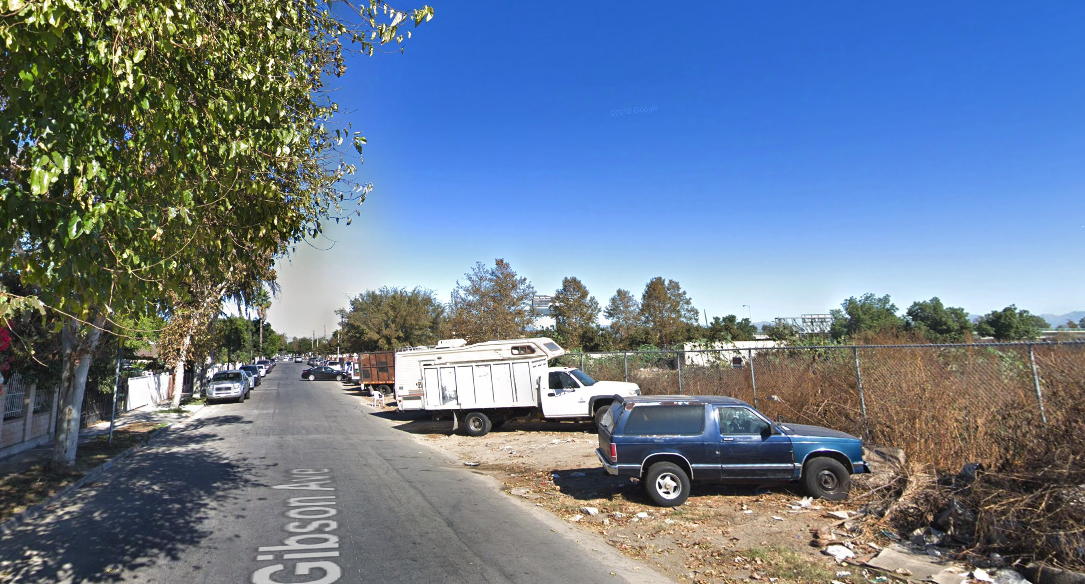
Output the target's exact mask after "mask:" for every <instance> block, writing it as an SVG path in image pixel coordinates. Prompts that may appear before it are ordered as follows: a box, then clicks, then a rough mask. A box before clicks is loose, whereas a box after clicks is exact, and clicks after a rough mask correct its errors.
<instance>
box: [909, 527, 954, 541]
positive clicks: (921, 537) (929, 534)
mask: <svg viewBox="0 0 1085 584" xmlns="http://www.w3.org/2000/svg"><path fill="white" fill-rule="evenodd" d="M945 538H946V534H945V532H942V531H939V530H937V529H935V528H933V527H921V528H919V529H917V530H915V531H913V532H912V535H911V537H909V538H908V540H909V541H911V542H912V543H914V544H916V545H942V541H943V540H945Z"/></svg>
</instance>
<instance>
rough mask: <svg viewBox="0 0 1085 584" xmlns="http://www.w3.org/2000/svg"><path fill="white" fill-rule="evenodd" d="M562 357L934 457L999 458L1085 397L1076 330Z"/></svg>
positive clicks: (656, 389)
mask: <svg viewBox="0 0 1085 584" xmlns="http://www.w3.org/2000/svg"><path fill="white" fill-rule="evenodd" d="M562 363H563V364H564V365H567V366H575V367H580V368H581V369H582V370H584V371H585V372H586V373H588V374H589V375H591V376H593V377H595V378H596V379H614V380H621V379H624V380H627V381H632V382H634V383H637V384H638V385H640V387H641V391H642V393H644V394H646V395H667V394H686V395H726V396H731V397H737V398H739V399H742V400H744V401H746V402H748V403H750V404H753V405H755V407H757V408H758V409H760V410H761V411H762V412H764V413H765V414H766V415H768V416H770V417H772V418H774V419H779V420H781V421H785V422H792V423H799V424H816V425H821V426H828V427H832V428H836V429H840V430H844V431H847V432H850V433H852V434H855V435H857V436H862V437H863V438H864V439H865V440H866V441H868V442H870V443H873V444H883V445H890V446H896V447H900V448H904V449H905V451H906V452H907V453H908V456H909V457H910V458H911V459H912V460H913V461H915V462H920V463H931V464H935V465H936V466H938V467H941V468H953V467H955V466H956V467H957V468H959V465H960V464H963V463H965V462H969V461H983V462H985V463H986V464H989V465H998V464H1001V463H1002V462H1004V461H1005V460H1006V459H1007V458H1009V457H1012V456H1013V454H1014V452H1015V451H1016V449H1019V448H1022V447H1026V445H1028V444H1029V443H1030V440H1035V439H1039V437H1040V436H1041V435H1042V434H1043V432H1040V430H1042V429H1043V427H1044V426H1045V425H1047V424H1049V423H1052V421H1053V418H1059V417H1060V416H1064V415H1067V412H1070V411H1071V410H1072V409H1073V408H1070V407H1067V406H1068V405H1069V404H1071V403H1078V402H1080V400H1081V399H1083V398H1085V343H1083V342H1069V343H984V344H967V345H878V346H820V347H760V348H749V349H747V348H743V349H715V350H694V351H689V350H677V351H675V350H672V351H628V352H614V353H591V354H579V353H573V354H568V355H566V356H565V357H563V358H562ZM1075 400H1077V401H1075ZM1054 421H1059V420H1054Z"/></svg>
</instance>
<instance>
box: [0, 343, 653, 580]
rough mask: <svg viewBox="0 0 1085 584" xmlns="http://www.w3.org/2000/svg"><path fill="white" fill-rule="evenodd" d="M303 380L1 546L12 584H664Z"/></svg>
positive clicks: (206, 419)
mask: <svg viewBox="0 0 1085 584" xmlns="http://www.w3.org/2000/svg"><path fill="white" fill-rule="evenodd" d="M301 369H302V365H300V364H297V365H296V364H293V363H282V364H280V365H279V366H278V367H276V368H275V370H274V371H273V372H271V373H270V374H269V375H268V377H266V378H265V379H264V382H263V384H262V385H261V386H260V387H258V388H256V390H255V391H254V392H253V394H252V396H251V397H250V399H249V400H248V401H246V402H244V403H241V404H233V403H229V404H215V405H212V406H209V407H207V408H204V410H203V411H202V412H201V414H200V415H198V416H197V417H196V418H195V419H194V420H191V421H190V422H188V423H187V424H186V425H183V426H181V427H179V428H176V429H171V430H170V431H169V432H168V433H167V434H166V435H165V436H162V437H159V438H157V439H156V440H154V441H153V442H152V443H151V445H150V446H149V447H147V448H144V449H141V450H139V451H137V452H136V453H135V454H134V455H133V456H130V457H128V458H127V459H125V460H123V461H121V462H119V463H118V464H117V465H115V466H114V467H113V468H111V469H109V470H108V471H107V472H106V473H104V474H103V475H102V476H101V478H100V479H99V480H98V481H96V482H93V483H91V484H89V485H87V486H86V487H84V488H83V489H80V490H78V491H76V492H75V493H73V494H72V495H70V496H68V497H66V498H64V499H62V500H61V501H60V502H59V504H58V505H57V506H56V508H55V509H51V510H49V511H47V512H46V513H43V514H42V515H39V516H38V517H37V518H35V519H32V520H30V521H28V522H27V523H25V524H24V525H22V526H20V527H19V528H18V529H16V530H15V531H13V532H12V533H10V534H8V535H6V536H3V537H2V538H0V581H4V582H156V583H168V582H178V583H180V582H185V583H192V582H253V583H256V584H264V583H268V582H320V583H322V584H328V583H331V582H336V581H341V582H533V583H534V582H555V583H556V582H615V581H621V577H623V576H625V577H626V578H627V579H629V580H630V581H637V580H638V579H640V580H642V581H659V580H658V576H657V575H655V574H653V573H651V572H649V571H648V570H647V569H646V568H640V567H637V568H634V564H633V563H632V561H631V560H628V559H625V558H624V557H622V556H620V555H619V554H618V553H617V552H615V551H614V550H612V549H611V548H610V547H609V546H607V545H606V544H605V543H604V542H602V541H601V540H594V539H592V538H593V536H591V535H589V534H585V533H580V532H577V534H576V536H575V537H576V538H579V540H580V543H578V542H577V541H576V540H575V539H573V536H572V535H570V534H572V533H573V532H572V531H571V528H569V527H568V526H566V525H564V524H563V523H562V522H560V521H558V520H556V519H554V518H551V517H549V516H546V515H544V514H543V512H541V511H539V510H536V509H534V508H533V507H530V506H529V504H528V503H522V502H517V501H513V500H511V499H510V498H509V497H508V496H506V495H504V494H503V493H501V492H500V491H499V490H498V489H497V487H496V483H494V482H493V481H492V479H489V478H488V477H484V476H478V475H476V474H474V473H472V472H471V470H470V469H468V468H465V467H463V466H462V463H460V462H457V461H451V460H448V459H447V458H446V457H445V456H443V455H442V454H441V453H439V452H437V451H435V450H432V449H430V448H429V447H427V446H424V445H422V444H420V443H419V442H417V441H415V440H414V439H413V438H412V437H411V436H409V435H406V434H405V433H403V432H401V431H398V430H395V429H392V428H391V427H389V426H388V425H387V424H386V423H385V422H384V421H383V420H380V419H375V418H374V416H373V415H372V411H373V410H371V409H370V408H369V407H368V406H365V405H363V403H362V402H363V401H364V400H366V399H368V398H364V397H360V396H358V395H352V393H350V392H347V391H345V390H344V389H343V387H342V385H341V384H340V383H339V382H335V381H318V382H309V381H302V380H300V379H299V374H300V371H301ZM616 576H617V577H616Z"/></svg>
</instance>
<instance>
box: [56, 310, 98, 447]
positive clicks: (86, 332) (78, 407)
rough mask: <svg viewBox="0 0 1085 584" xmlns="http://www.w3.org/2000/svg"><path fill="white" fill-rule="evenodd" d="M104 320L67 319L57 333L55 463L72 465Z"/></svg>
mask: <svg viewBox="0 0 1085 584" xmlns="http://www.w3.org/2000/svg"><path fill="white" fill-rule="evenodd" d="M104 322H105V319H103V318H101V317H96V318H94V320H93V324H94V325H95V326H90V325H86V324H83V323H81V322H79V321H77V320H75V319H68V322H67V323H65V324H64V328H63V329H62V330H61V333H60V342H61V355H62V366H63V370H62V372H61V376H60V395H59V398H60V412H59V414H60V415H59V419H58V420H57V425H56V433H55V434H54V435H53V459H52V463H53V465H55V466H61V467H72V466H75V451H76V449H77V448H78V446H79V425H80V424H79V422H80V420H81V418H82V413H83V395H84V393H86V389H87V374H88V373H90V363H91V360H92V359H93V357H94V349H95V348H97V346H98V340H99V339H100V338H101V336H102V330H101V329H100V328H98V327H100V326H101V325H102V324H104Z"/></svg>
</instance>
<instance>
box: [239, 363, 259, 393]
mask: <svg viewBox="0 0 1085 584" xmlns="http://www.w3.org/2000/svg"><path fill="white" fill-rule="evenodd" d="M245 367H246V365H242V366H241V367H238V369H237V370H238V371H240V372H241V373H243V374H245V381H247V382H249V390H250V391H251V390H253V389H254V388H256V380H257V379H260V376H259V375H257V374H254V373H253V372H252V371H251V370H249V371H246V370H245Z"/></svg>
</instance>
